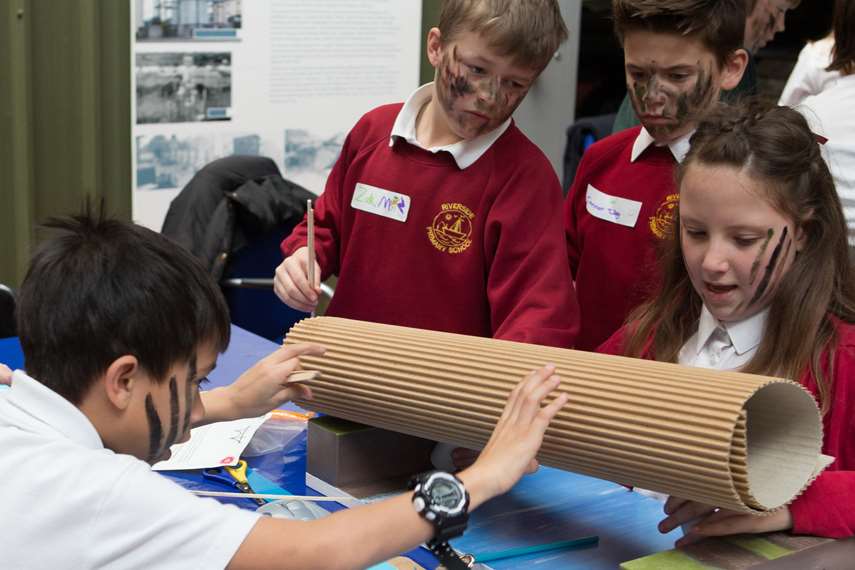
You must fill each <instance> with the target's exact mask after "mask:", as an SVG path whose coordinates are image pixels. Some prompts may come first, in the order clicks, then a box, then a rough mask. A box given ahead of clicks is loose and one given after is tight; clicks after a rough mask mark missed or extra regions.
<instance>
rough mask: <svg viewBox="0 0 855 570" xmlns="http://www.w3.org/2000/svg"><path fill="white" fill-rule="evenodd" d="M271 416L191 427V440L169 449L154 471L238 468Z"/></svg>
mask: <svg viewBox="0 0 855 570" xmlns="http://www.w3.org/2000/svg"><path fill="white" fill-rule="evenodd" d="M269 417H270V414H265V415H263V416H259V417H257V418H245V419H241V420H234V421H230V422H218V423H214V424H208V425H206V426H201V427H197V428H193V429H192V430H191V431H190V440H189V441H187V442H185V443H178V444H175V445H173V446H172V447H171V448H170V451H172V457H170V458H169V459H167V460H165V461H160V462H158V463H155V464H154V466H153V467H152V469H154V470H155V471H176V470H181V469H205V468H207V467H222V466H224V465H232V466H233V465H237V463H238V461H239V460H240V455H241V453H243V450H244V449H246V446H247V445H248V444H249V442H250V440H251V439H252V436H253V435H255V432H256V431H257V430H258V428H260V427H261V424H263V423H264V422H265V421H267V418H269Z"/></svg>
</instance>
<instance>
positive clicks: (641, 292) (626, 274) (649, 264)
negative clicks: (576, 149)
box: [564, 127, 678, 350]
mask: <svg viewBox="0 0 855 570" xmlns="http://www.w3.org/2000/svg"><path fill="white" fill-rule="evenodd" d="M640 130H641V127H635V128H632V129H627V130H625V131H621V132H620V133H617V134H614V135H612V136H610V137H606V138H604V139H603V140H601V141H599V142H597V143H595V144H594V145H592V146H591V147H590V148H589V149H588V150H587V151H585V154H584V156H583V157H582V162H581V163H580V164H579V170H578V171H577V172H576V177H575V178H574V180H573V185H572V186H571V188H570V191H569V193H568V194H567V199H566V201H565V202H564V230H565V233H566V237H567V252H568V255H569V259H570V269H571V271H572V273H573V278H574V279H575V281H576V293H577V294H578V296H579V308H580V311H581V329H580V331H579V338H578V340H577V341H576V347H577V348H579V349H581V350H594V349H596V348H597V347H598V346H599V345H600V344H601V343H602V342H603V341H605V340H606V339H607V338H609V336H611V334H612V333H614V332H615V331H616V330H618V329H619V328H620V327H621V325H623V323H624V322H625V321H626V318H627V317H628V316H629V314H630V312H631V311H632V310H633V309H634V308H635V307H637V306H638V305H639V304H641V302H642V301H643V300H644V299H645V298H646V296H647V295H649V294H650V293H651V291H652V289H653V287H654V285H655V283H656V280H657V275H658V272H657V270H656V269H655V266H656V263H655V258H656V249H657V246H658V244H659V243H660V242H661V240H662V238H664V237H665V235H666V232H667V231H669V228H670V223H671V216H672V214H673V213H674V211H675V208H676V207H677V204H678V200H677V189H676V184H675V182H674V168H675V166H676V164H677V162H676V161H675V159H674V157H673V155H672V154H671V151H670V150H669V149H668V147H655V146H652V145H651V146H650V147H648V148H647V149H646V150H644V152H642V153H641V155H640V156H639V157H638V158H637V159H636V161H635V162H630V155H631V153H632V145H633V143H634V142H635V139H636V137H637V136H638V133H639V131H640ZM612 199H617V200H612ZM615 202H618V203H620V205H616V204H615ZM633 207H634V208H637V210H636V211H635V212H633V211H632V209H633ZM634 213H635V215H634V216H633V214H634ZM598 216H599V217H598Z"/></svg>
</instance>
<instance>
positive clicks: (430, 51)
mask: <svg viewBox="0 0 855 570" xmlns="http://www.w3.org/2000/svg"><path fill="white" fill-rule="evenodd" d="M427 56H428V61H430V64H431V65H432V66H434V67H439V64H440V62H441V61H442V32H440V31H439V28H431V29H430V31H428V35H427Z"/></svg>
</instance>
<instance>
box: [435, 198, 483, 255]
mask: <svg viewBox="0 0 855 570" xmlns="http://www.w3.org/2000/svg"><path fill="white" fill-rule="evenodd" d="M474 219H475V213H474V212H472V210H470V209H469V208H467V207H466V206H464V205H463V204H459V203H457V202H454V203H445V204H443V205H442V208H441V210H440V211H439V213H438V214H437V215H436V216H434V218H433V223H431V225H430V226H428V228H427V235H428V239H429V240H430V242H431V243H432V244H433V246H434V247H435V248H436V249H438V250H439V251H442V252H445V253H460V252H462V251H465V250H466V248H468V247H469V246H470V245H472V239H471V237H472V220H474Z"/></svg>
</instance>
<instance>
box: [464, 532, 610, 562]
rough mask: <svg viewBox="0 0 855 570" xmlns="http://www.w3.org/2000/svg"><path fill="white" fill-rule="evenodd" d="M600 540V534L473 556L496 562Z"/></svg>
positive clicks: (569, 548)
mask: <svg viewBox="0 0 855 570" xmlns="http://www.w3.org/2000/svg"><path fill="white" fill-rule="evenodd" d="M599 542H600V537H599V536H586V537H584V538H577V539H575V540H561V541H558V542H547V543H546V544H538V545H535V546H520V547H518V548H509V549H508V550H497V551H495V552H485V553H483V554H474V555H473V556H474V557H475V561H476V562H495V561H496V560H505V559H506V558H516V557H518V556H526V555H528V554H536V553H540V552H554V551H558V550H572V549H575V548H583V547H585V546H595V545H596V544H598V543H599Z"/></svg>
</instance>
